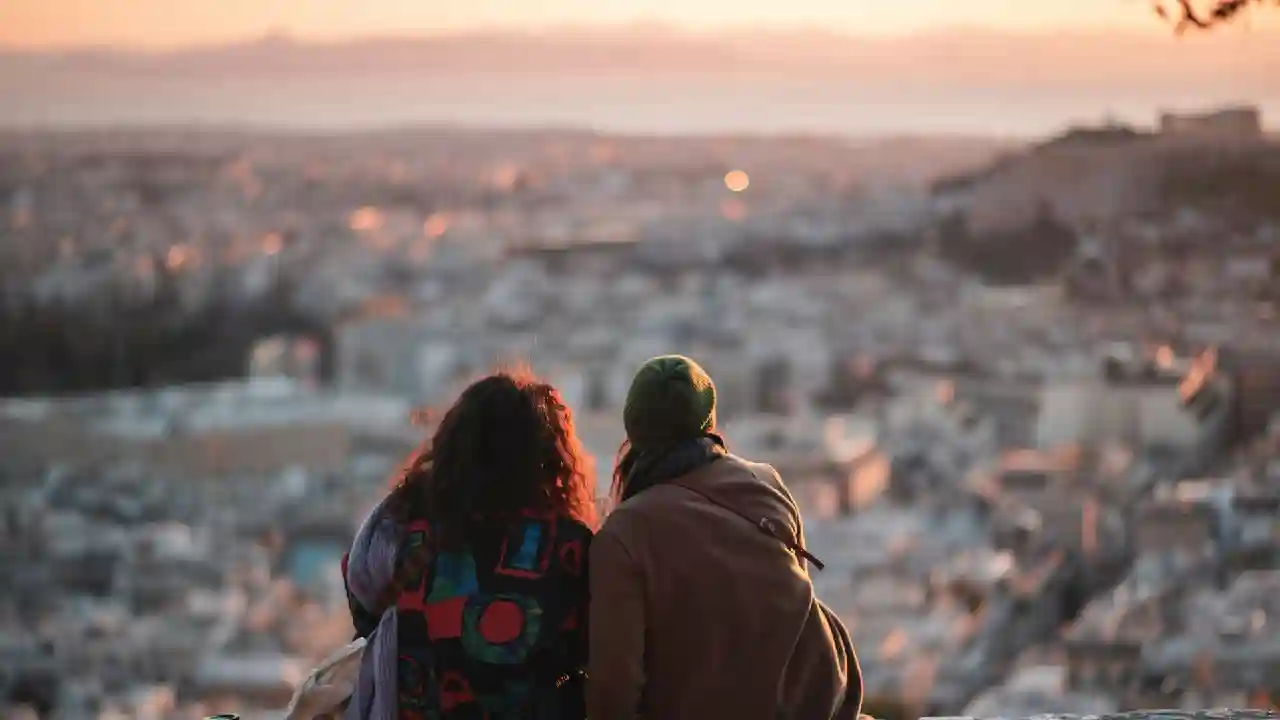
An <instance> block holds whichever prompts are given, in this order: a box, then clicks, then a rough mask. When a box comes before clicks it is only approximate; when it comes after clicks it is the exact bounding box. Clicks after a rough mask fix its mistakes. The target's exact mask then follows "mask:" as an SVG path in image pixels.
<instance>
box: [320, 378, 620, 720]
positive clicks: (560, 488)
mask: <svg viewBox="0 0 1280 720" xmlns="http://www.w3.org/2000/svg"><path fill="white" fill-rule="evenodd" d="M593 488H594V483H593V480H592V477H591V468H590V460H589V456H588V455H587V454H586V452H585V451H584V450H583V448H582V445H581V443H580V442H579V440H578V438H577V435H576V434H575V432H574V428H573V420H572V415H571V413H570V412H569V409H568V408H567V407H566V406H565V404H564V402H563V401H562V400H561V399H560V395H559V393H558V392H557V391H556V390H555V388H553V387H552V386H551V385H548V384H546V383H543V382H540V381H539V380H537V379H536V378H535V377H533V375H531V374H530V373H528V372H525V371H516V372H502V373H497V374H494V375H491V376H489V377H486V378H484V379H482V380H479V381H478V382H476V383H474V384H473V385H471V386H470V387H468V388H467V389H466V390H465V391H463V393H462V395H461V396H460V397H459V398H458V401H457V403H456V404H454V406H453V407H452V408H450V409H449V411H448V412H447V413H446V414H445V415H444V417H443V419H442V420H441V421H440V424H439V427H438V428H437V429H436V431H435V433H434V435H433V437H432V438H431V439H430V441H429V443H428V445H427V446H426V447H425V448H424V449H423V450H421V451H420V452H418V453H417V454H416V455H415V456H414V457H413V458H412V459H411V460H410V462H409V463H408V465H407V468H406V470H405V471H404V473H403V476H402V477H401V478H400V479H399V480H398V481H397V483H396V485H395V487H394V488H393V489H392V491H391V493H390V494H389V495H388V496H387V498H386V499H385V500H384V501H383V502H382V503H381V504H380V505H379V506H378V507H377V508H376V509H375V510H374V511H373V513H372V514H371V515H370V517H369V518H368V519H367V520H366V521H365V523H364V525H363V526H362V528H361V529H360V531H359V532H358V533H357V535H356V539H355V542H354V544H353V545H352V548H351V552H350V553H349V554H348V557H347V559H345V560H344V563H343V575H344V578H345V580H346V583H347V592H348V596H349V599H350V605H351V611H352V618H353V620H354V622H355V626H356V634H357V636H358V637H366V638H368V646H367V648H366V650H365V655H364V658H363V660H362V664H361V668H360V678H359V681H358V683H357V687H356V692H355V695H354V696H353V698H352V701H351V703H350V704H349V705H348V707H347V710H346V717H347V718H351V719H353V720H354V719H359V720H393V718H394V719H397V720H398V719H399V718H423V720H425V719H426V718H501V717H511V718H578V719H581V718H582V717H583V716H584V710H583V698H582V693H583V669H584V667H585V665H586V660H587V657H586V653H587V647H586V634H585V624H586V617H587V616H586V610H587V580H586V567H587V565H586V562H587V550H588V546H589V544H590V541H591V536H592V529H593V527H594V525H595V503H594V497H593V494H594V491H593Z"/></svg>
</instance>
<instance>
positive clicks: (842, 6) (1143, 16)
mask: <svg viewBox="0 0 1280 720" xmlns="http://www.w3.org/2000/svg"><path fill="white" fill-rule="evenodd" d="M1256 15H1257V16H1258V17H1256V18H1252V19H1251V20H1250V24H1252V25H1254V26H1265V27H1276V26H1277V21H1276V20H1275V18H1273V17H1265V18H1264V17H1263V15H1264V13H1256ZM631 24H644V25H662V26H672V27H677V28H686V29H691V30H700V31H717V30H731V29H741V28H782V27H785V28H821V29H825V30H832V31H838V32H847V33H855V34H876V35H896V34H911V33H920V32H931V31H939V30H946V29H949V28H955V27H981V28H987V29H992V30H1002V31H1047V30H1052V29H1064V28H1066V29H1096V30H1125V31H1135V30H1136V31H1144V30H1145V31H1150V32H1168V31H1169V30H1168V27H1167V26H1165V25H1162V24H1161V22H1160V21H1159V20H1158V19H1156V18H1155V16H1154V13H1152V11H1151V6H1150V4H1149V2H1147V0H1034V1H1032V0H964V1H963V2H961V1H960V0H799V1H798V2H789V3H779V2H776V0H698V1H697V2H687V1H685V0H611V1H609V2H600V1H599V0H366V1H365V2H355V1H354V0H272V1H268V2H264V1H263V0H217V1H215V0H189V1H188V2H180V3H177V2H171V1H170V0H123V1H122V2H103V1H102V0H9V2H6V3H0V45H5V46H14V47H23V48H44V47H70V46H85V45H110V46H119V47H135V48H165V47H180V46H188V45H201V44H211V43H222V42H230V41H238V40H245V39H249V38H255V37H262V36H265V35H268V34H279V33H284V34H288V35H290V36H294V37H297V38H300V39H307V40H342V39H350V38H356V37H368V36H379V35H397V36H413V35H430V34H447V33H459V32H468V31H485V30H504V29H505V30H512V29H540V28H543V29H545V28H563V27H580V28H591V27H601V26H614V27H616V26H626V25H631Z"/></svg>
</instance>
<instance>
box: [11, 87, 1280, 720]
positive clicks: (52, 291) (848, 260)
mask: <svg viewBox="0 0 1280 720" xmlns="http://www.w3.org/2000/svg"><path fill="white" fill-rule="evenodd" d="M1277 198H1280V141H1278V140H1277V138H1276V137H1274V136H1270V135H1268V134H1267V133H1266V131H1265V130H1264V118H1263V117H1262V113H1261V111H1260V110H1258V109H1257V108H1253V107H1249V106H1238V107H1237V106H1232V107H1224V108H1207V109H1206V110H1205V112H1203V113H1188V114H1172V113H1170V114H1164V115H1162V116H1159V117H1153V118H1150V119H1149V121H1148V122H1147V123H1146V124H1145V125H1141V126H1127V125H1123V124H1120V123H1118V122H1111V121H1108V122H1102V123H1099V124H1096V125H1087V126H1079V127H1074V128H1070V129H1068V130H1066V131H1064V132H1062V133H1061V134H1059V135H1057V136H1055V137H1051V138H1046V139H1044V140H1043V141H1040V142H1034V143H1014V142H1005V141H989V142H988V141H978V140H965V139H945V138H943V139H936V140H926V139H918V140H898V141H882V142H877V141H850V140H842V139H834V138H832V139H827V138H822V137H817V136H804V137H799V136H784V137H772V138H767V139H766V138H753V137H746V136H742V137H719V136H707V137H697V138H694V137H684V138H682V137H675V136H671V137H640V136H621V135H608V134H600V133H591V132H585V131H584V132H569V131H564V132H553V131H535V130H526V131H510V132H499V131H480V130H475V131H466V130H434V131H426V130H422V131H409V130H403V131H390V130H388V131H382V132H362V133H356V132H351V133H325V134H322V133H313V134H300V133H292V134H289V133H270V132H267V131H261V132H250V131H229V130H228V131H216V130H207V131H198V130H187V131H184V130H176V129H174V130H163V131H162V130H149V131H108V130H100V131H87V130H86V131H80V132H70V131H67V132H53V131H36V130H30V131H17V130H14V131H5V132H0V313H2V315H0V317H2V320H0V367H3V368H5V371H4V372H3V373H0V395H3V396H5V397H6V399H3V400H0V478H2V479H0V508H2V509H3V515H2V519H0V548H3V551H0V716H3V717H5V718H10V717H41V718H45V717H48V718H65V719H68V720H79V719H81V718H102V719H106V718H141V719H152V718H154V719H156V720H159V719H161V718H183V719H185V718H191V717H198V716H200V715H202V714H206V713H214V712H225V711H228V710H234V711H237V712H241V713H243V714H245V716H246V717H267V716H268V712H269V711H276V712H278V711H279V710H280V709H282V708H283V707H284V706H285V704H286V703H287V702H288V700H289V698H290V696H291V694H292V689H293V686H294V684H295V683H296V682H298V681H299V680H300V679H301V678H302V677H303V676H304V675H305V673H306V672H307V671H308V670H309V669H310V668H311V666H312V664H313V663H314V662H315V661H316V660H318V659H319V658H321V657H323V656H325V655H327V654H328V653H329V652H330V651H331V650H333V649H334V648H336V647H337V646H338V645H340V644H341V643H342V642H344V641H346V640H347V639H349V637H350V633H351V627H350V622H349V617H348V614H347V607H346V601H345V597H344V594H343V589H342V583H341V578H340V575H339V570H338V564H339V558H340V556H341V554H342V553H343V552H344V551H345V549H346V547H347V545H348V543H349V541H350V538H351V535H352V534H353V532H354V530H355V527H356V524H357V523H358V522H359V521H360V520H361V519H362V517H363V515H364V513H365V512H366V511H367V509H368V508H369V507H370V506H371V505H372V503H374V502H376V501H377V499H378V498H379V497H380V495H381V494H382V493H383V492H384V491H385V488H386V486H387V483H388V481H389V479H390V478H391V477H392V476H393V475H394V471H395V468H396V467H397V464H398V463H399V462H400V461H401V460H402V459H403V458H404V457H405V456H406V454H407V453H408V452H409V451H410V450H411V449H412V448H413V447H414V445H415V444H416V443H417V442H419V441H420V440H421V439H422V437H423V436H424V434H425V433H427V432H429V430H430V423H431V421H432V417H433V415H432V410H433V409H436V408H440V407H443V406H447V405H448V404H449V403H450V402H451V401H452V399H453V398H454V397H455V396H456V394H457V392H458V391H459V390H460V389H461V388H462V387H463V386H464V385H465V384H466V383H467V382H468V381H469V380H470V379H472V378H474V377H475V376H476V375H478V374H480V373H483V372H485V371H486V370H488V369H490V368H492V367H494V366H495V365H496V364H500V363H513V362H525V363H528V364H530V365H531V366H532V367H533V368H534V369H535V370H536V371H538V372H539V373H540V374H543V375H544V376H545V377H547V378H548V379H550V380H551V381H552V382H554V383H555V384H557V385H558V386H559V387H560V388H561V390H562V392H563V393H564V395H565V397H566V399H567V400H568V402H569V403H570V404H571V406H572V408H573V410H574V412H575V414H576V418H577V423H578V426H579V429H580V432H581V433H582V435H583V438H584V440H585V442H586V443H587V445H588V447H589V448H590V450H591V451H592V453H593V455H594V456H595V458H596V463H597V473H598V477H599V487H600V490H599V492H600V496H601V498H604V496H605V495H606V490H607V482H608V477H609V473H610V470H611V469H612V461H613V456H614V453H615V451H616V450H617V448H618V445H619V443H620V441H621V440H622V431H621V421H620V418H621V402H622V398H623V396H624V394H625V392H626V388H627V385H628V383H629V381H630V377H631V374H632V372H633V371H634V370H635V368H636V367H637V366H638V365H639V364H640V363H641V362H642V361H643V360H644V359H645V358H647V357H649V356H652V355H656V354H662V353H666V352H673V351H677V352H682V353H685V354H688V355H691V356H693V357H694V358H696V359H698V360H699V361H700V362H701V363H703V364H704V365H705V366H706V367H707V369H708V370H709V372H710V373H711V375H712V376H713V377H714V378H715V380H716V382H717V385H718V388H719V393H720V403H721V405H720V417H721V421H722V423H723V431H724V434H725V435H726V437H727V439H728V442H729V444H730V447H731V449H733V450H734V451H735V452H737V453H739V454H741V455H744V456H746V457H748V458H751V459H754V460H760V461H765V462H769V463H772V464H773V465H774V466H775V467H777V468H778V470H779V471H780V472H781V474H782V476H783V477H784V478H785V479H786V481H787V483H788V484H789V485H790V487H791V488H792V490H793V491H794V492H795V493H796V495H797V496H798V498H799V500H800V502H801V504H802V508H803V511H804V513H805V518H806V522H807V534H808V536H809V544H810V546H811V549H812V550H813V551H814V553H815V554H816V555H818V556H819V557H821V558H823V560H824V561H825V562H826V563H827V568H826V570H825V571H824V572H821V573H817V574H816V576H815V582H816V584H817V586H818V589H819V594H820V595H821V596H822V597H823V598H824V599H825V600H826V601H827V602H828V603H829V604H830V605H831V606H832V607H833V608H834V609H835V610H836V611H837V612H838V613H839V615H840V616H841V617H842V618H843V619H844V621H845V622H846V623H847V624H848V626H849V628H850V630H851V631H852V633H853V636H854V639H855V642H856V644H857V648H858V651H859V655H860V659H861V662H862V667H863V671H864V673H865V680H866V696H867V703H866V707H865V708H864V711H865V712H867V713H868V714H871V715H874V716H876V717H881V718H889V719H890V720H906V719H908V718H912V719H914V718H917V717H920V716H923V715H958V714H965V715H975V716H988V717H994V716H1003V717H1018V716H1027V715H1032V714H1036V713H1043V712H1074V713H1081V714H1089V713H1103V712H1107V711H1111V710H1118V709H1130V708H1141V707H1167V708H1179V707H1181V708H1207V707H1221V706H1228V707H1241V708H1243V707H1254V708H1259V707H1260V708H1266V707H1273V706H1275V705H1276V704H1277V703H1280V684H1278V680H1277V679H1278V678H1280V202H1278V201H1277ZM259 711H261V714H259ZM21 713H27V714H26V715H25V716H24V715H22V714H21Z"/></svg>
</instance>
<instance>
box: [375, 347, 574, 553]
mask: <svg viewBox="0 0 1280 720" xmlns="http://www.w3.org/2000/svg"><path fill="white" fill-rule="evenodd" d="M593 475H594V471H593V468H592V461H591V456H590V455H589V454H588V453H587V452H586V451H585V449H584V448H583V446H582V443H581V441H579V439H578V435H577V432H576V431H575V430H574V426H573V413H572V412H571V411H570V410H569V408H568V406H567V405H565V403H564V401H563V400H562V399H561V397H560V393H559V392H558V391H557V390H556V389H555V388H554V387H552V386H551V385H550V384H548V383H545V382H542V381H541V380H539V379H538V378H537V377H536V376H535V375H534V374H533V373H532V372H530V371H529V370H528V369H525V368H517V369H514V370H506V371H500V372H497V373H494V374H492V375H489V376H488V377H485V378H482V379H481V380H478V381H476V382H475V383H473V384H472V385H471V386H469V387H468V388H467V389H466V390H464V391H463V392H462V395H461V396H459V397H458V400H457V402H456V403H454V405H453V406H452V407H451V408H449V410H448V411H447V412H446V413H445V415H444V417H443V418H442V419H441V421H440V424H439V425H438V426H437V427H436V430H435V432H434V433H433V435H432V437H431V438H430V440H429V441H428V443H427V444H426V445H425V446H424V447H423V449H421V450H419V451H418V452H417V453H415V454H414V455H413V456H412V457H411V458H410V460H409V462H408V463H407V465H406V467H405V470H404V472H403V473H402V474H401V475H400V477H399V478H397V480H396V481H395V483H394V489H393V490H392V495H391V498H390V501H389V503H388V508H389V510H390V511H391V514H392V516H393V517H397V518H399V519H405V518H407V517H409V516H410V515H417V516H422V517H426V518H429V519H431V520H433V521H434V522H435V523H437V528H438V533H439V537H440V539H441V540H442V541H443V542H445V543H451V542H452V541H455V540H458V539H459V538H460V535H461V531H462V530H463V528H464V527H465V525H466V523H467V522H469V521H470V519H471V518H472V517H474V516H475V515H477V514H481V515H490V514H503V513H514V512H521V511H534V512H540V513H550V514H554V515H556V516H559V517H568V518H572V519H574V520H577V521H579V522H581V523H583V524H584V525H587V526H588V527H592V528H594V527H595V523H596V506H595V482H594V478H593Z"/></svg>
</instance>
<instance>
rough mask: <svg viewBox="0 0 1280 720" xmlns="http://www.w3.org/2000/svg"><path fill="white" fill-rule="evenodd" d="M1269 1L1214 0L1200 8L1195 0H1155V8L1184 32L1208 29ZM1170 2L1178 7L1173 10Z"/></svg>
mask: <svg viewBox="0 0 1280 720" xmlns="http://www.w3.org/2000/svg"><path fill="white" fill-rule="evenodd" d="M1267 3H1268V0H1214V2H1213V4H1212V5H1210V6H1209V7H1208V8H1206V9H1203V10H1200V9H1197V8H1196V3H1195V1H1194V0H1175V1H1174V2H1173V3H1169V2H1167V0H1155V10H1156V14H1158V15H1159V16H1160V17H1162V18H1164V19H1166V20H1171V21H1172V22H1173V23H1174V30H1175V31H1176V32H1183V31H1184V30H1187V29H1188V28H1190V29H1195V30H1208V29H1210V28H1212V27H1215V26H1217V25H1220V24H1222V23H1225V22H1228V21H1230V20H1232V19H1234V18H1236V17H1237V16H1239V15H1241V14H1243V12H1244V11H1245V10H1247V9H1249V8H1251V7H1253V6H1255V5H1265V4H1267ZM1170 4H1172V5H1173V6H1174V8H1175V9H1176V10H1174V11H1173V12H1171V10H1170V7H1169V6H1170ZM1272 4H1274V5H1276V6H1280V0H1275V2H1274V3H1272ZM1171 15H1173V17H1171Z"/></svg>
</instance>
